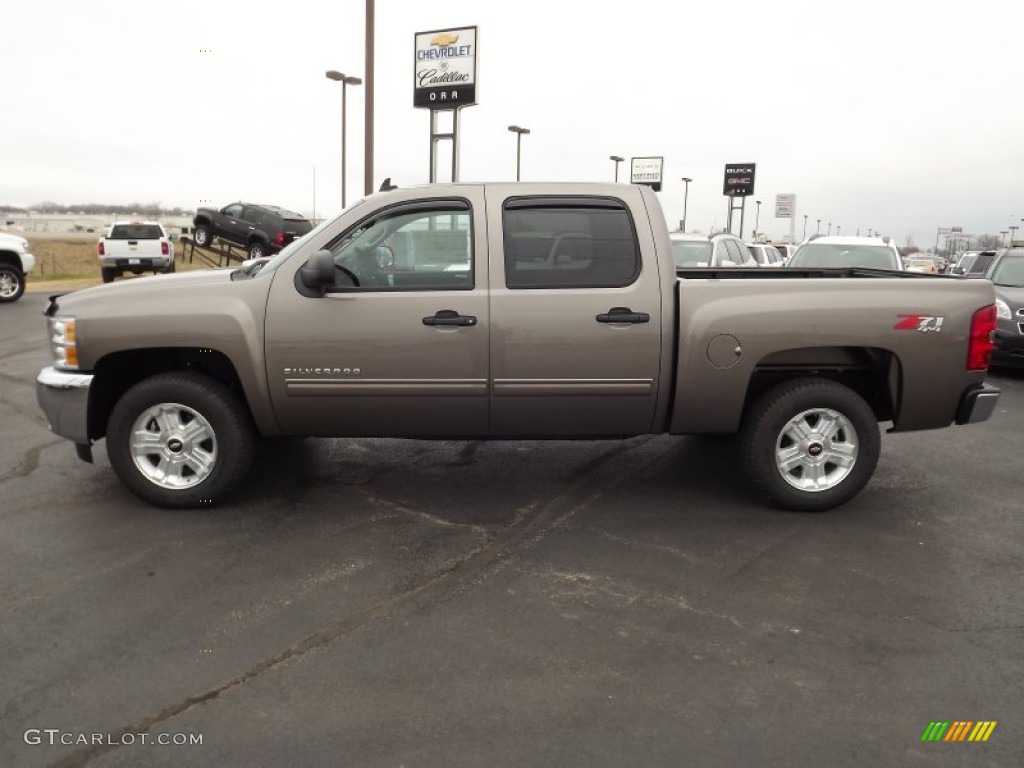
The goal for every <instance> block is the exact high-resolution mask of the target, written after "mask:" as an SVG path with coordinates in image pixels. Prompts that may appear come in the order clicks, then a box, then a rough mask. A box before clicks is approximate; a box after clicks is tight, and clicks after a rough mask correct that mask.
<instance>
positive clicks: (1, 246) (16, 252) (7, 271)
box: [0, 232, 36, 302]
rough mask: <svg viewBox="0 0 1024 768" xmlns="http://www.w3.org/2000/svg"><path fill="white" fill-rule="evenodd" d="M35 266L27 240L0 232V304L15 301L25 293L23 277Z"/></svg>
mask: <svg viewBox="0 0 1024 768" xmlns="http://www.w3.org/2000/svg"><path fill="white" fill-rule="evenodd" d="M35 265H36V259H35V256H33V255H32V253H31V252H30V251H29V245H28V240H26V239H25V238H24V237H20V236H18V235H9V234H7V233H5V232H0V302H9V301H17V300H18V299H20V298H21V296H22V294H24V293H25V275H27V274H28V273H29V272H31V271H32V268H33V267H34V266H35Z"/></svg>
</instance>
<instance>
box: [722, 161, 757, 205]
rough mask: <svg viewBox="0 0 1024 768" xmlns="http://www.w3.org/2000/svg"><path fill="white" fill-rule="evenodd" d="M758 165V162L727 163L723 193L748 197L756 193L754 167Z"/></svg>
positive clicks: (730, 195)
mask: <svg viewBox="0 0 1024 768" xmlns="http://www.w3.org/2000/svg"><path fill="white" fill-rule="evenodd" d="M756 167H757V165H756V163H729V164H727V165H726V166H725V185H724V186H723V187H722V194H723V195H728V196H729V197H748V196H749V195H752V194H754V168H756Z"/></svg>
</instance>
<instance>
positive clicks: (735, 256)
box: [725, 240, 750, 264]
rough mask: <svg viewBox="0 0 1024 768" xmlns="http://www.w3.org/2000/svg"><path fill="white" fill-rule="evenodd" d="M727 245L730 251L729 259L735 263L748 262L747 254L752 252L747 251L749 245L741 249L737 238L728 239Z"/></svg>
mask: <svg viewBox="0 0 1024 768" xmlns="http://www.w3.org/2000/svg"><path fill="white" fill-rule="evenodd" d="M725 247H726V248H727V249H728V251H729V260H730V261H731V262H733V263H734V264H744V263H746V261H747V254H749V253H750V251H747V246H745V245H744V246H742V250H740V249H741V246H740V244H739V243H738V242H737V241H736V240H726V241H725Z"/></svg>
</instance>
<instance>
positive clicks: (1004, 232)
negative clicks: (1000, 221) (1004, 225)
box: [999, 229, 1010, 246]
mask: <svg viewBox="0 0 1024 768" xmlns="http://www.w3.org/2000/svg"><path fill="white" fill-rule="evenodd" d="M999 234H1000V235H1002V236H1003V245H1004V246H1005V245H1006V236H1007V235H1008V234H1010V233H1009V232H1007V231H1006V230H1005V229H1004V230H1002V231H1001V232H1000V233H999Z"/></svg>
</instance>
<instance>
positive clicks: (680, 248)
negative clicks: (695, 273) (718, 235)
mask: <svg viewBox="0 0 1024 768" xmlns="http://www.w3.org/2000/svg"><path fill="white" fill-rule="evenodd" d="M672 258H673V260H674V261H675V263H676V266H677V267H697V266H700V265H704V266H707V265H708V264H710V263H711V243H710V241H707V240H673V241H672Z"/></svg>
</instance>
